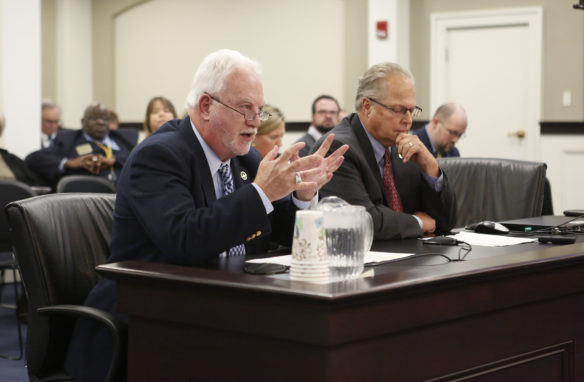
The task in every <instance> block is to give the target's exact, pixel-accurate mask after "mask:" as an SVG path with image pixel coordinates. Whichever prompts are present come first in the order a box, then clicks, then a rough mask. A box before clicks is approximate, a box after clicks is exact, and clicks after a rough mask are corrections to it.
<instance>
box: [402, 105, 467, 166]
mask: <svg viewBox="0 0 584 382" xmlns="http://www.w3.org/2000/svg"><path fill="white" fill-rule="evenodd" d="M467 124H468V122H467V118H466V112H465V111H464V108H463V107H462V106H461V105H459V104H457V103H454V102H449V103H445V104H444V105H442V106H440V107H439V108H438V109H436V113H434V116H433V117H432V120H431V121H430V123H428V124H427V125H426V126H424V127H423V128H421V129H418V130H415V131H413V132H412V134H414V135H417V136H418V137H419V138H420V140H421V141H422V143H424V145H426V147H427V148H428V150H430V152H431V153H432V154H433V155H434V156H435V157H438V158H442V157H459V156H460V153H459V152H458V149H457V148H456V147H454V145H456V143H457V142H458V140H459V139H460V138H461V137H462V136H463V135H464V133H465V132H466V126H467Z"/></svg>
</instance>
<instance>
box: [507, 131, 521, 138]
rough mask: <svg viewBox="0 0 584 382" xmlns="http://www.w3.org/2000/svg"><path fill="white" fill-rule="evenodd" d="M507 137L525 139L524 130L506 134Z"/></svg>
mask: <svg viewBox="0 0 584 382" xmlns="http://www.w3.org/2000/svg"><path fill="white" fill-rule="evenodd" d="M507 136H509V137H517V138H519V139H522V138H525V130H522V129H519V130H517V131H514V132H510V133H507Z"/></svg>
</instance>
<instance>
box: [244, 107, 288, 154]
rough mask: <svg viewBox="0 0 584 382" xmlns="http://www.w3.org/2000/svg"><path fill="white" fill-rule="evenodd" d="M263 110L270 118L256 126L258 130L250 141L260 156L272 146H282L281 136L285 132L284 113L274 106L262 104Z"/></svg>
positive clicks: (282, 136)
mask: <svg viewBox="0 0 584 382" xmlns="http://www.w3.org/2000/svg"><path fill="white" fill-rule="evenodd" d="M263 110H264V111H267V112H268V113H270V118H268V119H267V120H265V121H263V122H262V123H261V124H260V127H258V132H257V134H256V137H255V139H254V141H253V143H252V146H253V147H255V149H256V150H257V151H259V153H260V154H261V156H262V157H265V156H266V154H267V153H269V152H270V150H272V149H273V148H274V146H276V145H277V146H278V147H282V138H284V133H285V132H286V127H285V121H284V114H282V112H281V111H280V109H278V108H277V107H275V106H271V105H264V108H263Z"/></svg>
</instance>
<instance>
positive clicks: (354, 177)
mask: <svg viewBox="0 0 584 382" xmlns="http://www.w3.org/2000/svg"><path fill="white" fill-rule="evenodd" d="M331 132H332V133H334V134H335V141H334V142H333V144H332V146H331V149H330V151H331V152H332V151H334V150H336V149H337V148H338V147H340V146H342V145H343V144H345V143H346V144H348V145H349V147H350V148H349V150H348V151H347V152H346V153H345V160H344V162H343V164H342V165H341V167H340V168H339V169H338V170H337V171H336V172H335V174H334V176H333V178H332V179H331V181H330V182H329V183H327V184H326V185H325V186H324V187H323V188H322V189H321V190H320V196H321V197H325V196H329V195H336V196H338V197H340V198H342V199H344V200H346V201H347V202H349V203H351V204H356V205H362V206H365V208H367V211H369V213H370V214H371V216H372V217H373V225H374V238H375V239H376V240H386V239H398V238H402V239H403V238H408V237H418V236H421V234H422V231H421V229H420V225H419V224H418V221H417V220H416V218H414V217H413V216H412V214H413V213H414V212H416V211H424V212H426V213H427V214H429V215H430V216H432V218H434V219H435V220H436V232H437V233H446V232H448V231H449V230H450V229H452V228H453V227H454V222H455V215H456V203H455V197H454V193H453V192H452V190H451V188H450V187H449V185H448V179H447V178H446V174H444V189H443V190H442V191H441V192H435V191H434V190H432V189H431V188H430V187H429V186H428V183H427V182H426V180H425V179H424V177H423V175H422V174H423V173H422V170H421V169H420V167H419V166H418V165H417V164H416V163H413V162H408V163H403V162H402V160H401V159H399V157H398V156H397V152H396V151H397V150H394V149H392V151H391V160H392V167H393V174H394V178H395V183H396V187H397V191H398V193H399V195H400V198H401V201H402V204H403V207H404V212H403V213H402V212H395V211H392V210H391V209H390V208H389V207H388V202H387V197H386V195H385V190H384V187H383V179H382V178H381V175H380V171H379V165H378V164H377V163H376V161H375V156H374V154H373V148H372V147H371V143H370V142H369V139H368V137H367V134H366V133H365V130H364V128H363V126H362V124H361V121H360V120H359V117H358V115H357V114H351V115H350V116H348V117H347V118H345V119H343V120H342V121H341V123H340V124H339V125H338V126H337V127H335V128H334V129H333V130H332V131H331ZM327 135H328V134H327ZM323 140H324V137H322V138H321V139H320V140H319V141H318V142H317V143H316V144H315V145H314V147H315V148H316V147H319V146H320V144H321V142H322V141H323Z"/></svg>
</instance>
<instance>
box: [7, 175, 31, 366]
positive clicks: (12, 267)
mask: <svg viewBox="0 0 584 382" xmlns="http://www.w3.org/2000/svg"><path fill="white" fill-rule="evenodd" d="M34 195H35V192H34V191H33V190H32V189H31V188H30V187H29V186H28V185H26V184H24V183H21V182H18V181H7V180H2V181H0V207H1V208H2V209H1V211H0V272H1V273H2V282H1V283H0V307H2V308H8V309H13V310H14V314H15V318H16V327H17V330H18V348H19V353H18V355H17V356H16V355H4V354H2V355H0V357H1V358H7V359H14V360H19V359H22V354H23V351H24V347H23V341H22V328H21V326H20V325H21V323H20V320H19V306H18V303H19V301H20V300H21V298H20V293H19V287H18V278H19V276H18V267H17V264H16V260H15V258H14V254H13V253H12V242H11V241H10V233H9V226H8V220H7V218H6V213H5V212H4V206H5V205H6V204H8V203H10V202H12V201H15V200H21V199H26V198H30V197H31V196H34ZM8 272H10V273H11V276H12V280H11V282H10V283H6V282H5V281H4V280H5V276H6V274H7V273H8ZM9 284H11V286H12V287H13V288H14V298H15V301H16V303H15V304H7V303H4V302H2V301H1V296H2V293H1V292H2V289H1V288H3V287H4V286H6V285H9Z"/></svg>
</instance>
